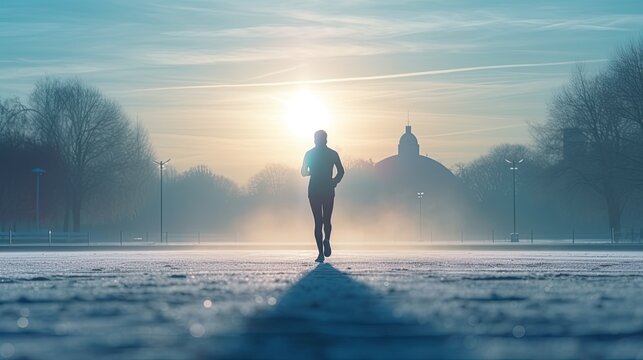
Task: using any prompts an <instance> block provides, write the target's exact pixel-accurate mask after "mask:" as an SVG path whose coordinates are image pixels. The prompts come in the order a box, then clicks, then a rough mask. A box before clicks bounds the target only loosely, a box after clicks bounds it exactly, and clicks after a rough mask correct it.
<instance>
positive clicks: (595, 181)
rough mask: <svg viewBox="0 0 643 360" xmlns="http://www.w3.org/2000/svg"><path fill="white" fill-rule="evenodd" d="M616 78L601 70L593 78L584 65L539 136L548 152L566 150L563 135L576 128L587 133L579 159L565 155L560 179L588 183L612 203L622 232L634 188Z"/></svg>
mask: <svg viewBox="0 0 643 360" xmlns="http://www.w3.org/2000/svg"><path fill="white" fill-rule="evenodd" d="M611 81H612V79H610V78H609V77H608V74H605V73H600V74H598V75H596V76H588V75H587V74H586V73H585V72H584V71H583V69H582V68H578V70H577V71H576V73H575V74H574V75H573V76H572V78H571V80H570V82H569V84H567V85H566V86H564V87H563V88H562V90H560V91H559V92H558V94H556V95H555V97H554V100H553V102H552V104H551V105H550V116H549V119H548V121H547V123H546V124H545V125H544V126H542V127H539V128H538V129H537V130H538V131H537V135H536V138H537V140H538V141H539V143H540V145H541V148H542V149H544V150H545V151H546V152H547V151H549V152H555V153H557V154H562V147H563V142H562V140H563V139H562V133H563V131H564V130H565V129H569V128H574V129H578V131H579V132H580V133H581V134H582V136H583V138H584V142H585V145H586V146H585V147H584V151H583V153H582V154H580V155H579V156H577V157H575V158H574V159H561V158H558V160H559V162H558V164H557V165H556V167H555V168H556V169H558V170H559V171H558V172H557V173H556V174H555V175H556V176H557V177H562V178H564V180H565V181H569V183H570V184H571V185H572V186H578V185H582V186H586V187H588V188H590V189H592V190H594V191H595V192H596V193H597V194H599V195H600V196H601V197H602V198H603V200H604V202H605V205H606V209H607V215H608V220H609V224H610V227H611V228H612V229H614V230H615V231H616V232H617V233H618V232H619V231H620V228H621V215H622V213H623V209H624V208H625V205H626V203H627V200H628V198H629V197H630V196H631V194H632V192H633V191H634V187H633V185H632V183H631V181H628V180H627V178H626V173H625V172H624V171H623V166H624V161H625V159H624V156H623V153H624V152H623V151H624V149H625V147H624V145H625V144H624V140H623V139H624V138H625V137H626V135H627V130H628V124H627V123H626V122H625V121H624V120H623V118H621V117H619V116H618V114H617V111H616V109H617V107H616V106H615V104H617V103H618V101H619V94H618V93H616V92H615V91H613V88H612V87H611V86H610V83H611Z"/></svg>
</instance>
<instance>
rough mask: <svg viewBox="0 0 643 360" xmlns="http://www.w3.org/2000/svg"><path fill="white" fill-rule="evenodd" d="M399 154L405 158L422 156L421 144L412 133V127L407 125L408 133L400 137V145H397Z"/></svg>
mask: <svg viewBox="0 0 643 360" xmlns="http://www.w3.org/2000/svg"><path fill="white" fill-rule="evenodd" d="M397 153H398V155H399V156H401V157H404V158H409V157H415V156H418V155H420V144H418V139H417V138H416V137H415V135H413V133H412V132H411V125H406V131H405V132H404V134H402V136H401V137H400V143H399V144H398V145H397Z"/></svg>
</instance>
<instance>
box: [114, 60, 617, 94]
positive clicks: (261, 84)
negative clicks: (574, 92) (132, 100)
mask: <svg viewBox="0 0 643 360" xmlns="http://www.w3.org/2000/svg"><path fill="white" fill-rule="evenodd" d="M605 61H607V59H590V60H583V61H557V62H545V63H525V64H504V65H487V66H472V67H462V68H453V69H442V70H427V71H416V72H406V73H397V74H385V75H371V76H355V77H345V78H332V79H317V80H292V81H275V82H255V83H242V84H213V85H187V86H169V87H157V88H145V89H135V90H129V91H125V92H126V93H132V92H134V93H135V92H152V91H172V90H197V89H229V88H259V87H279V86H292V85H314V84H332V83H344V82H356V81H372V80H388V79H400V78H411V77H422V76H432V75H444V74H453V73H463V72H472V71H485V70H497V69H515V68H531V67H545V66H560V65H573V64H577V63H581V62H582V63H597V62H605Z"/></svg>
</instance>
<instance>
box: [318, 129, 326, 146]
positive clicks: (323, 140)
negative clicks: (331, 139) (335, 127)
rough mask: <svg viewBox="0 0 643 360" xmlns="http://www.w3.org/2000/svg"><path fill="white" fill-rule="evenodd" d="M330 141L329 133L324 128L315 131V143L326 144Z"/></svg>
mask: <svg viewBox="0 0 643 360" xmlns="http://www.w3.org/2000/svg"><path fill="white" fill-rule="evenodd" d="M327 142H328V134H326V132H325V131H324V130H317V131H315V145H316V146H325V145H326V143H327Z"/></svg>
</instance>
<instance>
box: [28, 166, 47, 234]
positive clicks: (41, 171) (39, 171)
mask: <svg viewBox="0 0 643 360" xmlns="http://www.w3.org/2000/svg"><path fill="white" fill-rule="evenodd" d="M31 172H32V173H34V174H36V230H40V177H41V176H42V174H44V173H46V172H47V171H45V169H43V168H39V167H37V168H33V169H31Z"/></svg>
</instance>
